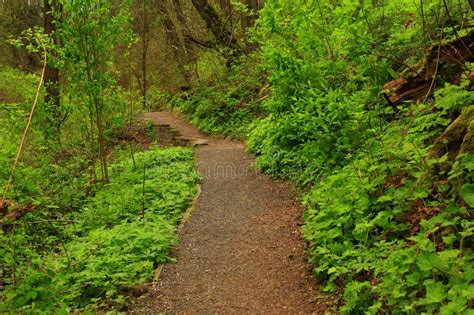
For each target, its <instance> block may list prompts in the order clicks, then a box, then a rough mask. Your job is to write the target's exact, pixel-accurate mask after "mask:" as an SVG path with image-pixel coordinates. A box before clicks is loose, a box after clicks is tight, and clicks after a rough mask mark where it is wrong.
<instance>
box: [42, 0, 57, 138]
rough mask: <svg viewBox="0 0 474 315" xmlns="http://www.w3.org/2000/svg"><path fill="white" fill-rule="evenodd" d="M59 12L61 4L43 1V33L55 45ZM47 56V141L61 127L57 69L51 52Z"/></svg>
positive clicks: (51, 0)
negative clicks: (57, 14) (49, 37)
mask: <svg viewBox="0 0 474 315" xmlns="http://www.w3.org/2000/svg"><path fill="white" fill-rule="evenodd" d="M60 11H61V4H60V3H59V2H58V1H57V0H44V15H43V16H44V31H45V33H46V34H48V35H49V36H52V38H53V41H54V43H55V44H56V45H57V44H58V40H57V36H56V35H55V34H54V33H55V32H56V25H55V24H54V22H55V21H54V14H55V13H58V12H60ZM49 54H50V56H49V58H48V62H47V65H46V69H45V73H44V85H45V88H46V93H45V95H44V102H45V106H46V112H47V122H48V125H49V126H48V128H46V130H45V132H46V134H45V136H46V139H47V140H51V139H53V138H58V136H59V132H60V126H61V110H60V87H59V69H58V68H57V67H56V66H54V64H53V63H54V54H53V52H49Z"/></svg>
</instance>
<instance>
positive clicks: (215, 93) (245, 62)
mask: <svg viewBox="0 0 474 315" xmlns="http://www.w3.org/2000/svg"><path fill="white" fill-rule="evenodd" d="M243 73H245V76H243V75H242V74H243ZM262 75H263V70H262V68H261V59H260V55H259V54H258V53H255V54H252V55H249V56H245V57H242V59H241V60H240V61H239V62H238V63H236V64H235V65H233V67H232V69H230V70H228V73H227V76H226V77H221V78H220V79H218V80H217V81H215V82H212V83H210V82H206V81H204V82H198V83H197V84H196V85H195V86H194V87H193V89H192V90H191V91H188V92H183V93H181V94H178V95H177V96H175V98H174V99H173V100H172V101H171V106H173V107H175V108H177V109H178V110H180V111H182V112H183V113H184V114H186V115H187V116H188V117H189V118H190V120H191V122H192V123H193V124H195V125H196V126H198V127H199V128H200V129H201V130H203V131H204V132H207V133H210V134H222V135H226V136H231V137H235V138H246V137H247V135H248V132H249V131H250V129H251V127H252V124H253V122H254V121H255V120H256V119H257V118H259V117H262V116H263V115H265V111H264V110H263V108H262V106H261V101H262V99H263V98H266V94H265V93H267V92H268V91H266V90H265V87H264V79H263V78H262Z"/></svg>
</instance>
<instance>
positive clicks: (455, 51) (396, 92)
mask: <svg viewBox="0 0 474 315" xmlns="http://www.w3.org/2000/svg"><path fill="white" fill-rule="evenodd" d="M472 61H474V31H472V30H471V31H469V32H468V33H467V34H466V35H464V36H462V37H460V38H456V39H453V40H450V41H446V42H443V43H441V44H437V45H434V46H433V47H431V48H430V49H429V50H428V52H427V54H426V57H425V58H424V59H423V60H422V61H421V62H420V63H419V64H418V65H416V66H415V67H414V68H413V69H407V70H405V71H404V72H403V73H402V74H401V75H400V76H399V77H398V78H397V79H396V80H393V81H390V82H388V83H387V84H385V85H384V86H383V89H384V90H385V91H386V93H385V97H386V99H387V100H388V101H389V103H390V104H391V105H393V106H397V105H399V104H401V103H403V101H405V100H423V99H425V98H427V97H428V96H429V95H431V94H432V93H433V91H434V88H435V85H434V84H433V83H435V82H436V79H437V77H438V76H439V75H440V73H439V69H441V68H442V67H441V66H443V67H444V68H447V67H450V68H452V69H454V71H453V72H454V73H455V75H454V76H451V77H446V78H445V80H446V81H448V82H451V83H456V81H457V80H458V79H459V76H460V74H461V73H462V71H463V70H464V69H463V65H464V64H465V63H466V62H472Z"/></svg>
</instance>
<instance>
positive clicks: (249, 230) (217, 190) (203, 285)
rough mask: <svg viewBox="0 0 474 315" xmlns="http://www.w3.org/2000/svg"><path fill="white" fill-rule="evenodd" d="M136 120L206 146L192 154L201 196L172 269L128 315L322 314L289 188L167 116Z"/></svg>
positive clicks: (225, 144) (225, 145)
mask: <svg viewBox="0 0 474 315" xmlns="http://www.w3.org/2000/svg"><path fill="white" fill-rule="evenodd" d="M143 118H144V119H146V120H148V121H151V122H152V123H153V124H169V125H171V126H172V127H174V128H176V129H178V130H179V131H180V133H181V134H182V135H183V136H186V137H193V138H199V139H208V140H209V145H207V146H201V147H199V148H198V149H197V164H198V169H199V171H200V172H201V174H203V176H204V179H203V181H202V185H201V189H202V193H201V195H200V197H199V198H198V200H197V203H196V208H195V212H194V214H193V216H192V218H191V220H190V221H189V222H188V223H187V224H186V225H185V227H184V229H183V230H182V231H181V235H180V240H181V241H180V245H179V246H178V247H177V248H176V249H175V251H174V253H173V256H175V257H176V258H177V262H176V263H169V264H167V265H166V266H165V267H164V269H163V271H162V273H161V281H160V284H159V285H158V287H157V288H155V289H153V290H152V291H151V292H149V293H148V294H146V295H145V296H142V297H141V298H139V299H138V300H137V301H136V304H134V305H133V306H132V308H131V312H132V313H148V314H154V313H179V314H182V313H186V314H195V313H200V314H202V313H205V314H208V313H272V314H275V313H278V314H310V313H316V314H323V313H324V312H325V310H326V306H325V304H326V303H325V300H324V298H322V297H321V294H320V293H319V292H318V289H317V287H316V284H315V281H314V279H313V277H312V273H311V267H310V266H309V265H308V263H307V262H306V257H305V254H304V245H303V241H302V239H301V236H300V233H299V230H300V224H301V209H300V207H299V203H298V202H297V201H296V199H295V195H294V194H293V193H292V192H291V189H290V187H289V186H288V185H287V184H285V183H283V182H279V181H275V180H272V179H270V178H268V177H267V176H264V175H262V174H259V173H257V172H256V171H255V170H254V167H253V165H254V159H253V157H251V156H249V155H247V154H246V153H245V146H244V145H243V144H241V143H235V142H231V141H227V140H220V139H215V138H209V137H206V136H204V135H203V134H201V133H200V132H199V131H198V130H197V129H195V128H194V127H192V126H191V125H189V124H188V123H187V122H186V121H184V120H182V119H180V118H179V117H177V116H176V115H175V114H172V113H169V112H158V113H148V114H145V115H144V116H143Z"/></svg>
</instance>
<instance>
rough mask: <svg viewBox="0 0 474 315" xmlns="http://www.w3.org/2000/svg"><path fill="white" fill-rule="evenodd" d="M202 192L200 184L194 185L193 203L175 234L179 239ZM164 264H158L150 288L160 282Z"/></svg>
mask: <svg viewBox="0 0 474 315" xmlns="http://www.w3.org/2000/svg"><path fill="white" fill-rule="evenodd" d="M201 193H202V190H201V184H197V185H196V194H195V195H194V198H193V201H192V202H191V205H190V206H189V207H188V208H187V209H186V211H185V212H184V214H183V217H182V219H181V222H180V223H179V225H178V228H177V229H176V234H177V236H178V237H179V235H180V234H181V232H182V230H183V228H184V227H185V225H186V224H187V223H188V222H189V220H191V218H192V216H193V213H194V211H195V210H196V203H197V200H198V199H199V197H200V196H201ZM167 263H168V262H166V263H160V264H159V265H158V267H157V268H156V270H155V276H154V277H153V282H152V287H156V286H157V285H158V283H159V282H160V276H161V272H162V271H163V268H164V267H165V265H166V264H167Z"/></svg>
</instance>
